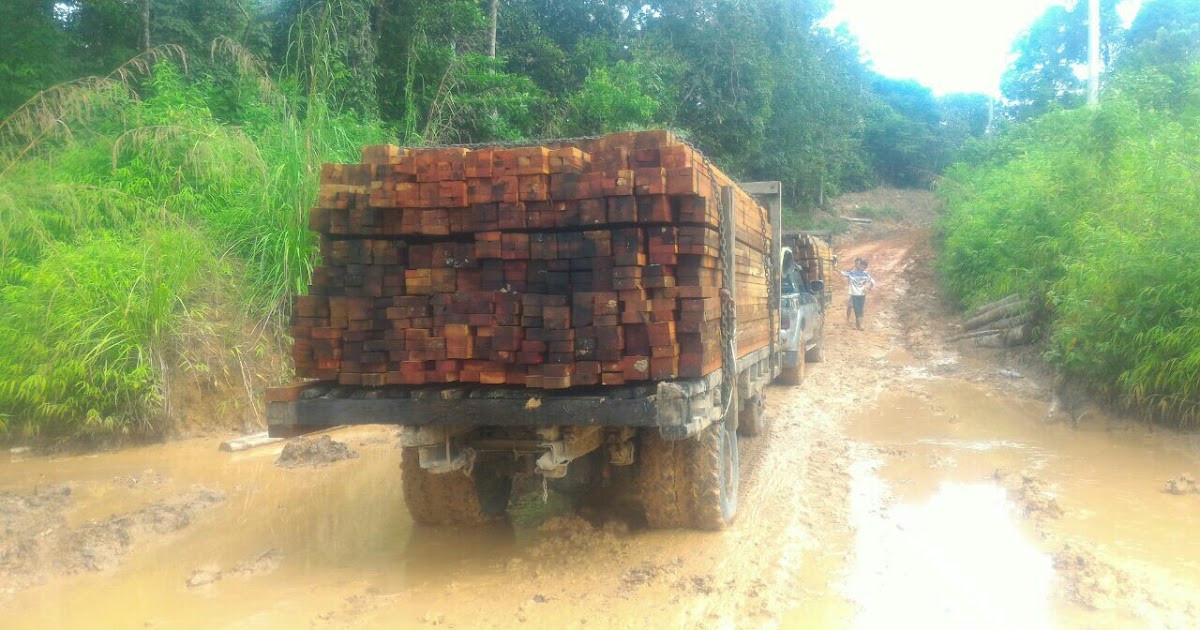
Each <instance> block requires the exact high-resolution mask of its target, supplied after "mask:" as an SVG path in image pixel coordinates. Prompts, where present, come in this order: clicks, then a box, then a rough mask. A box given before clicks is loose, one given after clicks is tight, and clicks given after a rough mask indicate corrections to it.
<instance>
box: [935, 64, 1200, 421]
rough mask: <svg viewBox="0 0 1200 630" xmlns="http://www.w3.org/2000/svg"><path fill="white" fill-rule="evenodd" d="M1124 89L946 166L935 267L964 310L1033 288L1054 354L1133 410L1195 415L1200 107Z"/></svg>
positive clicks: (1199, 370) (1198, 410)
mask: <svg viewBox="0 0 1200 630" xmlns="http://www.w3.org/2000/svg"><path fill="white" fill-rule="evenodd" d="M1194 76H1200V75H1194ZM1120 87H1121V86H1120V84H1119V83H1118V84H1117V86H1116V87H1115V88H1114V89H1113V90H1112V91H1111V92H1110V94H1109V98H1108V100H1107V101H1106V102H1104V103H1103V104H1102V106H1101V107H1100V108H1099V109H1098V110H1079V111H1066V112H1058V113H1054V114H1050V115H1048V116H1045V117H1043V118H1041V119H1038V120H1035V121H1033V122H1031V123H1028V124H1026V125H1022V126H1019V127H1017V128H1015V129H1014V130H1013V132H1012V133H1010V134H1008V135H1007V136H1005V137H1002V138H1000V139H998V140H997V141H996V142H995V144H994V145H993V146H992V147H990V148H988V149H987V150H985V151H983V152H982V155H981V157H980V158H979V159H977V160H975V161H974V162H972V163H968V164H961V165H958V166H957V167H955V168H954V169H952V170H951V171H950V172H949V174H948V177H947V179H946V181H945V182H944V183H943V185H942V187H941V194H942V195H943V197H944V198H945V201H946V208H947V211H946V215H945V216H944V218H943V220H942V221H941V223H940V226H939V236H940V241H941V247H942V254H941V257H940V260H939V264H938V270H939V272H940V274H941V277H942V280H943V282H944V284H945V286H946V287H947V288H948V289H949V291H950V293H951V294H952V295H953V296H954V297H955V298H956V299H958V300H959V301H960V302H961V303H962V304H963V305H964V306H966V307H972V306H977V305H979V304H982V303H985V302H988V301H990V300H993V299H997V298H999V297H1003V296H1004V295H1006V294H1009V293H1014V292H1017V293H1023V294H1025V295H1027V296H1030V297H1032V298H1033V299H1034V300H1035V301H1037V302H1038V303H1039V304H1042V305H1044V306H1045V308H1046V309H1047V311H1048V313H1049V318H1048V326H1047V329H1046V331H1045V333H1046V334H1045V338H1046V341H1047V351H1046V357H1047V359H1048V360H1050V361H1051V362H1052V363H1053V364H1054V365H1056V366H1057V367H1059V368H1060V369H1061V370H1062V371H1064V372H1065V373H1066V374H1068V375H1070V376H1073V377H1075V378H1077V379H1080V380H1082V381H1083V382H1086V383H1088V384H1090V385H1091V386H1092V387H1093V388H1094V389H1095V390H1097V391H1098V392H1100V393H1102V394H1105V395H1107V396H1109V397H1110V398H1111V399H1113V400H1115V401H1118V402H1120V403H1123V404H1125V405H1127V406H1129V407H1131V408H1136V409H1138V410H1141V411H1143V412H1146V413H1148V414H1149V415H1152V416H1154V417H1156V418H1159V419H1162V420H1167V421H1171V422H1177V423H1183V424H1195V423H1196V422H1197V421H1198V420H1200V265H1198V263H1200V260H1198V258H1200V253H1198V245H1200V210H1198V208H1200V161H1197V160H1196V156H1197V155H1200V134H1198V132H1197V131H1198V130H1200V108H1196V107H1194V106H1191V107H1183V108H1178V109H1175V110H1167V109H1163V108H1160V107H1154V106H1151V105H1149V104H1147V103H1145V102H1143V100H1142V99H1141V98H1140V95H1139V93H1138V92H1137V90H1134V89H1125V90H1122V89H1120ZM1196 87H1200V82H1197V84H1196V85H1193V86H1192V88H1191V92H1190V93H1193V94H1195V93H1200V92H1197V91H1196V89H1195V88H1196ZM1193 105H1194V104H1193Z"/></svg>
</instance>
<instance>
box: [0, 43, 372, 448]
mask: <svg viewBox="0 0 1200 630" xmlns="http://www.w3.org/2000/svg"><path fill="white" fill-rule="evenodd" d="M222 50H223V51H224V53H225V57H224V58H225V59H227V60H228V61H227V63H229V64H230V66H231V71H230V72H229V73H227V74H226V76H227V77H232V78H233V80H234V81H235V82H236V83H237V85H236V86H234V87H235V89H234V90H233V91H232V93H234V94H237V95H238V98H239V102H238V106H237V107H236V108H232V110H231V111H232V112H234V113H235V114H236V115H237V116H238V117H239V118H240V120H241V121H242V122H243V123H244V124H243V125H241V126H232V125H228V124H223V123H222V122H221V121H219V120H218V119H217V118H215V117H214V116H213V114H212V112H211V109H210V108H209V105H208V103H209V101H210V100H213V99H214V97H217V100H223V99H224V95H225V92H222V90H221V89H218V88H217V87H216V86H215V85H214V83H213V82H212V81H210V80H204V79H201V80H197V79H195V78H190V77H188V76H186V75H184V74H183V73H182V72H181V70H180V68H179V67H178V66H176V65H174V64H171V63H169V62H166V61H160V62H159V63H158V64H156V65H155V66H154V68H153V71H152V72H150V74H149V75H148V76H146V77H145V80H143V81H141V82H140V83H138V82H136V80H135V77H133V76H132V74H131V75H129V76H127V77H125V80H123V81H119V82H117V81H111V80H110V81H99V82H91V83H83V84H80V85H79V86H76V87H74V88H72V90H73V91H71V93H70V94H65V95H64V96H62V98H59V99H57V100H53V99H52V100H49V101H46V102H42V103H40V104H33V105H31V107H30V108H28V109H24V110H21V112H19V113H20V114H21V117H20V118H18V119H13V118H10V119H9V120H7V121H5V123H4V125H0V132H2V133H3V135H2V136H0V138H2V139H3V140H4V142H3V143H0V149H2V150H0V157H3V158H4V159H3V161H0V215H3V216H4V217H5V220H4V221H3V222H0V320H2V321H3V324H0V416H2V417H4V418H5V419H6V420H5V422H4V424H5V425H6V426H7V428H8V430H16V429H19V430H21V431H24V432H27V433H50V434H79V433H89V432H102V431H112V430H118V429H127V428H134V429H137V430H140V431H149V430H152V426H151V422H152V421H153V420H154V419H156V418H157V417H159V416H160V415H161V406H162V404H163V402H164V400H165V399H164V392H165V390H166V380H165V379H167V378H168V375H169V374H170V373H171V372H172V371H173V370H179V369H193V370H197V369H198V370H206V369H214V370H217V371H219V370H221V369H222V368H221V366H215V367H213V368H208V367H205V365H203V359H202V358H199V359H198V358H197V357H194V356H190V353H191V349H190V348H189V347H188V346H189V343H190V342H196V343H200V344H202V345H203V344H213V343H215V344H217V345H220V344H224V343H226V341H227V340H226V337H229V336H230V334H229V332H230V331H229V330H228V329H230V328H232V329H233V330H240V324H238V322H239V321H241V319H242V318H243V317H251V318H255V319H260V320H262V321H265V322H279V321H281V318H280V315H281V314H283V313H284V312H285V307H286V306H287V305H288V304H289V303H290V299H291V296H293V295H295V294H296V293H297V292H299V291H302V290H304V289H305V288H306V287H307V285H308V281H309V276H310V274H311V269H312V264H313V260H314V258H315V255H316V251H315V242H314V237H313V235H312V234H311V233H310V232H309V231H308V228H307V208H308V207H309V205H310V204H311V202H312V199H314V198H315V196H316V190H317V183H318V182H317V177H318V173H319V171H320V168H319V167H320V164H321V163H322V162H324V161H343V162H344V161H352V160H355V159H357V157H358V152H359V148H360V147H361V146H362V145H363V144H370V143H378V142H380V141H382V140H383V138H384V136H383V134H382V132H381V131H380V129H379V127H378V126H377V125H373V124H365V123H361V122H357V120H358V119H357V118H356V117H352V115H350V114H341V115H336V114H333V113H330V111H329V108H328V107H327V106H326V105H325V103H324V102H323V100H322V99H321V98H320V96H319V95H314V94H307V95H304V99H303V100H304V107H302V108H301V107H297V106H296V101H297V100H298V99H297V97H295V96H290V95H287V94H285V93H284V92H283V91H281V90H280V88H279V87H278V86H276V85H275V84H273V83H271V82H270V81H269V80H267V79H266V77H264V76H262V75H261V74H255V72H254V71H255V70H256V68H257V67H258V66H256V65H255V64H254V63H250V61H251V58H250V57H249V56H248V55H246V54H245V52H244V51H242V50H240V49H239V48H238V47H237V46H236V45H234V44H232V43H231V42H227V43H226V45H225V46H224V47H223V48H222ZM138 67H139V68H144V69H146V70H147V71H149V67H148V66H146V65H141V66H138ZM113 87H117V88H118V89H110V88H113ZM218 95H219V96H218ZM49 108H53V111H49ZM300 111H303V112H304V116H303V118H301V117H299V116H298V115H297V112H300ZM55 130H57V131H55ZM48 131H55V132H54V133H47V132H48ZM235 269H236V270H237V273H236V274H234V273H233V270H235ZM239 305H240V306H239ZM221 311H224V314H223V315H218V316H216V317H214V315H213V313H217V312H221ZM272 325H277V323H276V324H272ZM196 331H201V334H202V335H207V336H208V337H210V338H211V337H214V336H215V338H213V339H210V340H207V341H206V340H204V339H200V340H196V339H194V338H193V337H194V335H195V334H196ZM234 334H235V335H236V334H237V333H234ZM237 351H238V350H237V348H232V349H230V352H233V353H234V354H236V353H237ZM198 361H200V362H199V363H198Z"/></svg>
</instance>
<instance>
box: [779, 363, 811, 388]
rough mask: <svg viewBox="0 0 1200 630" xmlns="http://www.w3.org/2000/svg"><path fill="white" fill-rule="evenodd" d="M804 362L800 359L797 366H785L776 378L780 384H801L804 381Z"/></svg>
mask: <svg viewBox="0 0 1200 630" xmlns="http://www.w3.org/2000/svg"><path fill="white" fill-rule="evenodd" d="M804 363H805V361H798V362H797V363H796V366H795V367H784V368H783V369H782V370H780V372H779V378H777V379H775V380H776V382H778V383H779V384H780V385H799V384H801V383H803V382H804Z"/></svg>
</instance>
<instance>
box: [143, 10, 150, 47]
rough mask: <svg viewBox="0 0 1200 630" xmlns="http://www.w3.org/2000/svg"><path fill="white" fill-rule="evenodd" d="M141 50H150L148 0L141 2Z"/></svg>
mask: <svg viewBox="0 0 1200 630" xmlns="http://www.w3.org/2000/svg"><path fill="white" fill-rule="evenodd" d="M142 50H150V0H143V2H142Z"/></svg>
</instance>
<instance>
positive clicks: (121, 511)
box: [0, 197, 1200, 628]
mask: <svg viewBox="0 0 1200 630" xmlns="http://www.w3.org/2000/svg"><path fill="white" fill-rule="evenodd" d="M911 201H912V202H913V203H914V204H916V206H919V207H921V208H923V209H925V210H928V205H929V203H930V201H929V200H928V199H927V198H925V197H921V198H920V199H915V198H914V199H913V200H911ZM858 202H859V203H870V201H869V200H866V201H863V200H859V201H858ZM917 214H918V215H920V216H932V212H926V213H925V214H921V213H917ZM838 250H839V253H840V255H841V257H842V259H843V260H851V259H853V257H854V256H866V257H868V258H869V259H870V260H871V271H872V273H873V275H875V277H876V278H877V280H879V282H880V287H879V289H878V290H877V291H876V292H875V293H874V294H872V296H871V297H870V298H869V300H868V305H867V318H866V326H865V328H866V329H865V330H863V331H857V330H854V329H852V328H850V327H849V326H847V325H846V324H845V323H844V322H843V321H841V319H840V316H841V312H840V311H839V309H841V308H843V307H844V302H842V301H841V300H842V299H844V298H843V297H842V296H841V295H840V294H839V295H838V296H837V301H835V303H834V305H833V308H832V309H831V311H830V317H829V322H828V325H827V335H828V336H827V342H826V347H825V350H826V352H825V355H826V361H825V362H824V363H822V364H817V365H810V366H809V367H810V370H809V373H808V377H807V379H806V381H805V383H804V385H803V386H800V387H796V388H792V387H778V386H774V387H771V388H769V390H768V393H767V403H766V406H767V407H766V411H767V413H768V414H769V416H770V418H771V424H770V426H769V428H768V431H767V433H766V435H763V436H760V437H757V438H747V439H743V440H742V441H741V443H740V449H741V462H742V473H741V487H740V490H739V492H740V509H739V515H738V519H737V521H736V522H735V523H734V524H733V526H732V527H730V528H729V529H728V530H726V531H724V532H719V533H711V532H693V531H655V530H649V529H647V528H646V527H645V524H644V519H641V518H639V517H638V515H637V514H635V513H631V511H630V509H629V506H628V504H627V502H625V501H623V500H621V499H620V497H618V496H615V495H613V496H610V495H609V494H607V493H605V492H601V493H599V494H598V495H597V497H598V499H596V500H590V501H580V500H577V499H575V498H572V497H569V496H566V495H563V494H560V493H556V492H554V490H553V489H548V488H546V487H544V486H540V484H538V483H535V482H534V481H530V482H529V483H521V484H517V486H518V495H519V496H517V497H516V500H515V501H514V502H513V505H512V507H511V508H510V518H509V519H508V520H507V521H504V522H499V523H489V524H487V525H484V526H481V527H471V528H454V527H419V526H415V525H414V524H413V523H412V520H411V519H410V518H409V516H408V514H407V512H406V510H405V508H404V504H403V492H402V491H401V484H400V450H399V449H398V448H397V446H398V445H397V437H396V433H395V429H394V428H393V427H356V428H351V429H344V430H341V431H339V432H337V433H336V437H337V440H336V441H335V440H333V439H332V438H330V437H329V436H323V437H321V438H318V440H311V439H310V440H306V442H307V443H308V444H307V446H305V447H297V446H293V445H294V444H298V443H299V441H296V442H293V443H292V444H289V445H288V446H283V445H278V444H277V445H271V446H264V447H260V448H257V449H251V450H249V451H245V452H241V453H222V452H219V451H218V450H217V442H218V440H189V441H183V442H176V443H171V444H164V445H160V446H152V447H141V448H136V449H129V450H125V451H120V452H115V453H105V454H99V455H94V456H73V457H57V458H46V457H39V456H33V455H30V454H28V453H15V454H10V456H9V458H8V459H7V460H5V459H3V458H0V532H4V533H5V535H4V536H3V537H2V538H0V618H3V619H4V620H5V621H4V625H5V627H6V628H8V627H11V628H43V627H91V626H95V625H97V624H100V625H105V626H109V627H135V626H145V627H161V626H171V627H239V628H275V627H304V626H308V627H317V628H345V627H354V628H395V627H418V628H419V627H426V626H428V627H449V628H511V627H554V628H583V627H586V628H597V627H599V628H628V627H688V628H731V627H739V628H740V627H749V628H759V627H765V628H778V627H783V628H894V627H897V625H898V620H904V624H903V625H904V627H922V628H963V627H970V628H1014V627H1019V628H1126V627H1162V628H1176V627H1177V628H1192V627H1198V626H1200V610H1198V608H1197V603H1196V602H1197V601H1198V597H1197V595H1198V594H1200V537H1198V536H1195V534H1194V532H1195V531H1197V530H1198V529H1200V499H1198V497H1197V495H1196V485H1195V482H1194V481H1192V478H1191V477H1189V476H1188V475H1190V474H1193V472H1194V471H1197V470H1200V440H1198V439H1197V438H1196V436H1194V435H1189V434H1180V433H1173V432H1169V431H1165V430H1163V429H1155V428H1152V427H1148V426H1146V425H1144V424H1140V423H1137V422H1130V421H1127V420H1123V419H1120V418H1116V417H1112V416H1108V415H1106V414H1105V413H1103V411H1104V410H1103V409H1101V408H1098V407H1096V406H1095V405H1094V404H1093V405H1091V406H1089V404H1088V403H1087V402H1086V401H1080V400H1075V399H1073V398H1072V399H1071V400H1069V401H1068V400H1056V398H1055V392H1054V391H1052V388H1051V385H1050V384H1051V383H1052V379H1050V378H1049V377H1048V376H1047V375H1045V374H1044V373H1042V372H1041V371H1040V368H1039V367H1038V365H1037V363H1036V361H1031V360H1029V359H1028V358H1026V357H1025V356H1023V355H1021V354H1020V353H1014V352H1009V351H994V350H980V349H977V348H974V347H973V346H970V345H967V344H963V343H957V344H956V343H949V342H947V341H945V340H946V339H947V338H948V337H950V336H952V334H953V333H954V332H955V325H956V321H957V319H956V318H955V315H954V314H953V313H951V312H950V310H949V309H948V308H946V307H945V306H944V305H943V303H942V302H941V300H940V299H939V298H938V295H937V291H936V285H935V282H934V279H933V275H932V267H931V263H932V250H931V247H930V245H929V231H928V230H927V229H924V228H920V227H917V228H914V227H912V226H897V225H892V226H882V227H880V228H879V230H877V231H876V232H873V233H863V234H859V235H857V236H856V237H854V239H852V240H848V241H846V242H844V243H842V244H840V245H839V247H838ZM835 288H843V287H835ZM314 445H315V448H314ZM285 448H292V449H300V452H297V453H289V454H288V455H287V456H286V457H284V450H285ZM349 453H354V454H356V455H357V458H353V459H349V460H343V457H345V456H346V455H347V454H349ZM293 455H295V457H293ZM277 460H286V461H289V462H294V463H295V464H297V465H296V467H293V468H284V467H282V463H283V462H282V461H281V462H280V463H281V465H276V461H277ZM330 464H334V465H330ZM189 506H190V507H189ZM80 541H82V542H80ZM83 549H92V550H93V551H91V552H88V553H91V554H92V555H87V554H86V553H84V552H83V551H82V550H83ZM94 550H101V551H99V552H96V551H94ZM89 563H90V564H89ZM93 566H94V567H97V568H90V567H93ZM38 567H48V569H44V570H43V569H40V568H38Z"/></svg>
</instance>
